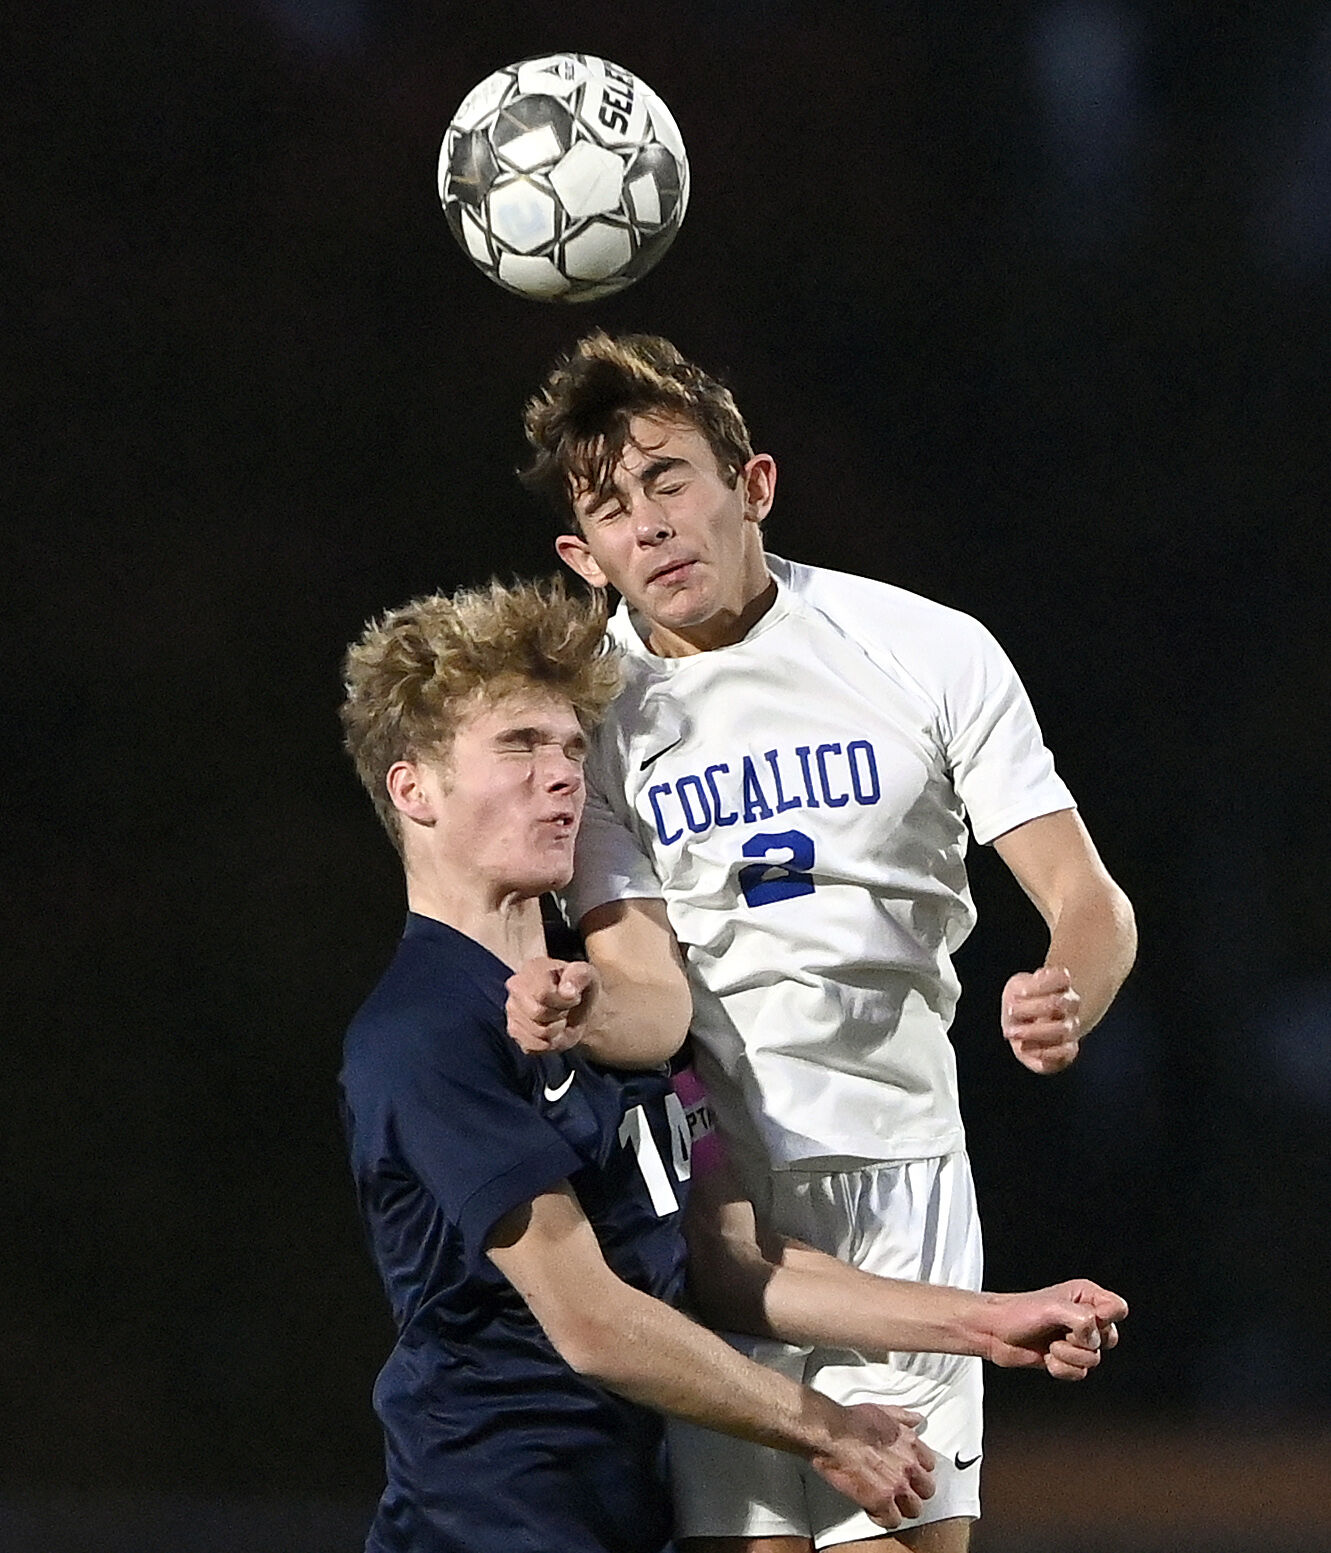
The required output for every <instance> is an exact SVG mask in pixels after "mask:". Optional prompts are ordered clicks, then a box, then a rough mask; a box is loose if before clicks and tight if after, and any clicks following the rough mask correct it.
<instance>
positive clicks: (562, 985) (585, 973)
mask: <svg viewBox="0 0 1331 1553" xmlns="http://www.w3.org/2000/svg"><path fill="white" fill-rule="evenodd" d="M595 979H596V972H595V971H594V970H593V968H592V967H591V966H590V965H589V964H588V963H587V961H586V960H570V961H569V962H568V964H567V965H565V966H564V967H563V972H562V974H561V975H560V977H559V980H558V981H557V982H556V984H555V985H556V988H557V990H558V992H559V994H560V996H561V997H565V998H570V999H572V1001H573V1002H574V1003H576V1002H578V1001H579V1000H580V999H581V998H582V997H583V996H584V995H585V994H586V993H587V991H588V989H589V988H590V987H591V986H592V984H593V982H594V981H595Z"/></svg>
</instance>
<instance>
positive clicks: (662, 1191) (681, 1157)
mask: <svg viewBox="0 0 1331 1553" xmlns="http://www.w3.org/2000/svg"><path fill="white" fill-rule="evenodd" d="M664 1099H665V1112H666V1120H667V1121H668V1122H669V1123H670V1153H671V1159H672V1163H673V1164H674V1167H675V1177H676V1179H677V1180H680V1181H687V1180H688V1178H689V1172H690V1163H689V1154H690V1148H691V1140H690V1137H689V1122H688V1118H687V1117H686V1116H685V1115H684V1107H683V1105H682V1104H681V1102H680V1098H679V1096H678V1095H676V1094H673V1093H670V1094H667V1095H665V1097H664ZM619 1141H620V1143H621V1145H623V1144H627V1145H628V1147H629V1148H631V1149H632V1150H633V1152H634V1154H635V1155H636V1156H637V1160H638V1169H639V1170H641V1171H642V1179H643V1182H644V1184H645V1185H646V1187H647V1194H648V1196H649V1197H650V1198H651V1200H652V1207H653V1208H655V1209H656V1215H657V1217H658V1218H661V1219H663V1218H665V1216H666V1214H668V1213H677V1212H678V1211H679V1198H678V1197H676V1196H675V1189H674V1187H673V1186H671V1184H670V1177H669V1175H668V1174H667V1172H666V1167H665V1161H664V1160H663V1159H662V1158H661V1150H660V1149H659V1148H658V1147H657V1146H656V1139H655V1138H654V1137H653V1135H652V1128H651V1124H650V1123H649V1122H648V1120H647V1112H646V1111H645V1110H644V1109H643V1107H642V1106H640V1105H635V1106H633V1107H632V1108H631V1109H630V1110H628V1111H626V1112H625V1113H624V1120H623V1121H622V1122H620V1124H619Z"/></svg>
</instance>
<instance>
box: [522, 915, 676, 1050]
mask: <svg viewBox="0 0 1331 1553" xmlns="http://www.w3.org/2000/svg"><path fill="white" fill-rule="evenodd" d="M579 926H580V928H581V930H582V937H583V942H584V944H585V945H586V947H587V954H588V956H589V960H590V963H589V964H583V963H582V962H581V961H564V960H549V959H537V960H528V961H527V962H526V963H525V964H524V965H521V966H519V967H518V969H517V970H516V971H515V972H514V974H513V975H512V976H511V977H510V978H509V980H508V1033H509V1034H510V1035H511V1036H512V1037H513V1039H514V1040H515V1041H516V1042H517V1043H518V1045H519V1046H520V1047H522V1049H523V1051H525V1052H530V1053H538V1052H543V1051H566V1050H567V1049H568V1048H569V1047H570V1046H574V1045H578V1044H579V1043H580V1044H581V1048H582V1050H583V1051H584V1052H585V1053H586V1054H587V1055H588V1056H589V1057H593V1058H595V1059H596V1061H597V1062H604V1063H608V1064H609V1065H610V1066H612V1067H618V1068H650V1067H655V1066H656V1064H657V1063H659V1062H665V1061H666V1060H667V1059H668V1058H670V1057H672V1056H674V1054H675V1053H676V1052H677V1051H678V1050H679V1047H680V1045H681V1043H682V1042H683V1040H684V1037H685V1035H686V1034H687V1033H688V1028H689V1019H690V1017H691V1016H692V1013H693V997H692V994H691V993H690V992H689V984H688V981H687V980H686V978H685V974H684V964H683V960H682V959H681V957H680V953H679V948H678V945H677V944H676V943H675V935H674V933H673V932H672V931H671V928H670V923H669V922H668V921H667V919H666V911H665V902H664V901H662V900H625V901H610V902H608V903H607V904H606V905H604V906H598V907H596V908H595V909H594V910H593V911H589V912H588V913H587V915H586V916H585V917H584V918H583V919H582V922H581V923H580V924H579Z"/></svg>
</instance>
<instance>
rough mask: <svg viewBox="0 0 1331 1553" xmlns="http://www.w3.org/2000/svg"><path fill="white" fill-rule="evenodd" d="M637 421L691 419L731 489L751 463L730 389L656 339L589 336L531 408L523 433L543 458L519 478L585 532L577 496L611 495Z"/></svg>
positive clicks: (534, 398)
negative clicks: (631, 427) (588, 493)
mask: <svg viewBox="0 0 1331 1553" xmlns="http://www.w3.org/2000/svg"><path fill="white" fill-rule="evenodd" d="M635 415H652V416H658V417H660V418H662V419H665V420H679V421H686V422H688V423H689V424H690V425H692V426H695V427H696V428H697V429H698V430H699V431H700V432H701V433H702V434H703V436H704V437H706V438H707V442H708V445H709V446H710V447H711V449H712V452H713V453H714V454H715V455H716V461H717V464H718V465H719V466H720V468H721V470H722V472H723V473H724V474H726V475H727V476H728V477H729V483H730V484H731V485H732V486H733V485H734V483H735V481H736V480H737V479H738V478H739V476H740V471H741V470H742V469H743V468H744V466H745V464H747V463H748V461H749V460H750V459H751V458H752V457H753V446H752V444H751V442H750V440H749V428H748V427H747V426H746V425H745V424H744V417H743V416H742V415H741V414H740V413H739V408H738V406H737V405H736V404H735V400H734V397H733V396H732V394H731V392H730V390H729V389H728V388H727V387H726V386H725V384H724V383H722V382H721V381H720V380H719V379H718V378H714V377H712V376H711V375H710V374H709V373H707V372H704V371H703V369H702V368H701V367H698V366H695V365H694V363H693V362H691V361H689V360H688V359H687V358H686V357H685V356H683V355H682V354H681V353H680V352H679V351H678V350H677V349H676V348H675V346H673V345H672V344H671V343H670V341H669V340H665V339H662V338H661V336H660V335H656V334H622V335H618V336H615V335H609V334H606V333H605V331H604V330H601V329H598V330H596V331H595V332H594V333H592V334H589V335H586V336H584V337H583V338H582V339H581V340H579V341H578V343H577V344H576V345H575V346H574V347H573V349H572V350H571V351H570V352H569V353H568V355H567V356H564V357H563V358H561V360H560V361H559V362H558V363H557V364H556V365H555V366H554V367H553V368H552V369H551V371H550V373H549V374H548V375H547V377H546V379H545V382H544V383H543V384H542V385H541V387H540V388H539V389H538V390H537V392H536V393H535V394H534V395H533V396H532V398H531V399H529V400H528V401H527V407H526V410H525V412H524V415H523V429H524V430H525V431H526V433H527V441H528V442H529V443H530V444H531V446H532V448H533V450H534V452H535V457H534V458H533V459H532V462H531V463H530V464H529V465H528V467H527V468H526V469H524V470H523V471H522V473H521V476H520V478H521V480H522V483H523V484H524V485H525V486H526V487H527V488H528V490H531V491H535V492H537V493H538V494H539V495H541V496H544V497H545V498H546V500H547V501H549V502H550V504H551V505H552V506H553V507H554V509H555V512H556V513H557V514H558V515H559V518H560V520H561V522H562V523H563V525H564V526H565V527H566V528H571V529H572V530H574V531H576V530H577V529H578V526H579V525H578V518H577V513H576V511H575V510H574V507H573V499H574V497H575V495H577V494H579V493H580V492H584V491H593V492H595V493H596V495H597V496H598V497H605V496H608V495H609V493H610V484H611V481H612V479H613V478H614V472H615V468H616V466H617V465H618V463H619V460H620V458H621V457H622V456H623V452H624V446H625V444H626V443H627V441H628V434H629V422H630V421H631V420H632V419H633V417H634V416H635Z"/></svg>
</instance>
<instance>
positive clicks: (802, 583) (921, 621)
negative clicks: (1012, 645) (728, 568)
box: [767, 555, 1001, 683]
mask: <svg viewBox="0 0 1331 1553" xmlns="http://www.w3.org/2000/svg"><path fill="white" fill-rule="evenodd" d="M767 564H768V566H769V567H770V569H771V571H772V574H773V576H775V577H776V579H777V581H778V582H780V583H781V584H783V585H784V586H785V588H786V589H787V590H788V591H789V593H790V594H791V596H792V599H793V600H795V601H798V605H799V607H800V608H802V609H803V610H805V611H806V612H808V611H811V612H813V613H814V614H816V615H818V616H821V617H822V618H823V619H824V620H825V621H827V622H828V623H829V624H830V625H831V626H832V627H833V629H835V630H837V631H838V632H840V633H841V634H842V635H845V636H847V637H850V638H851V639H853V640H855V641H856V642H858V643H859V644H860V645H861V646H862V647H863V648H864V649H865V650H866V651H867V652H869V653H870V654H871V655H876V654H877V653H879V652H885V653H889V654H890V655H891V656H892V658H894V659H895V660H897V661H898V662H900V663H901V664H903V665H904V666H905V667H907V668H909V669H910V671H911V672H912V674H914V675H915V676H917V677H918V678H920V679H921V680H923V681H925V682H935V683H936V682H938V681H940V680H941V681H942V682H943V683H946V682H947V681H948V680H950V679H951V678H952V677H953V676H954V675H955V674H957V673H964V672H965V671H966V670H967V669H968V668H970V667H971V666H972V665H973V664H974V663H975V662H976V660H977V659H983V658H987V657H990V656H991V655H993V654H995V653H999V654H1000V655H1001V649H999V648H998V644H997V642H995V640H994V638H993V636H992V635H991V633H990V632H989V631H988V630H987V629H986V627H985V626H983V625H982V624H981V623H980V621H978V620H976V619H975V617H974V616H973V615H968V614H966V613H965V612H964V611H962V610H959V609H953V608H951V607H950V606H949V605H947V604H940V603H938V602H937V601H936V600H934V599H929V598H925V597H924V596H923V595H922V594H919V593H912V592H910V591H909V590H908V589H906V588H899V587H897V586H896V585H895V584H893V583H889V582H879V581H877V580H876V579H874V578H871V577H858V576H855V575H854V574H853V573H851V572H838V571H833V570H831V569H830V568H828V567H824V566H809V565H807V564H805V563H804V562H802V561H787V560H784V559H782V558H781V557H780V556H775V555H769V556H768V557H767Z"/></svg>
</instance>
